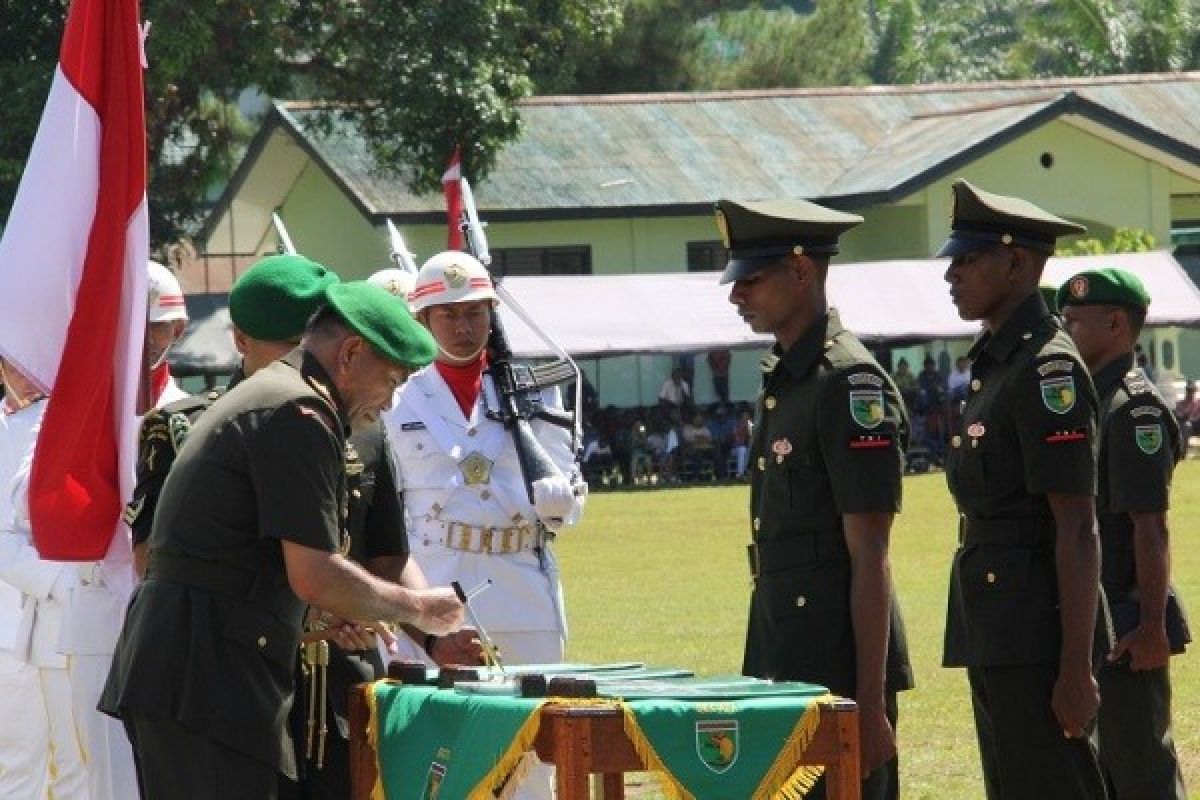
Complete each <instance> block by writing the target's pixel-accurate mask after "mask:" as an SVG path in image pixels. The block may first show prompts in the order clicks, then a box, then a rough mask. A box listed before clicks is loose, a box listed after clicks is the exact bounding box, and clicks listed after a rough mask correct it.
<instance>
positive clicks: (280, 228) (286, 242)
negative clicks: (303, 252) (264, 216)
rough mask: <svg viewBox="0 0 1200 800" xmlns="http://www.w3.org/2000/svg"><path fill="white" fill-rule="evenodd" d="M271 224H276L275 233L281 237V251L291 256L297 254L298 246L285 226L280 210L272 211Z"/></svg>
mask: <svg viewBox="0 0 1200 800" xmlns="http://www.w3.org/2000/svg"><path fill="white" fill-rule="evenodd" d="M271 225H272V226H274V228H275V235H276V236H277V237H278V238H279V252H280V253H281V254H285V255H289V256H294V255H296V246H295V245H294V244H292V237H291V236H288V232H287V228H286V227H284V225H283V219H282V218H281V217H280V216H279V212H278V211H272V212H271Z"/></svg>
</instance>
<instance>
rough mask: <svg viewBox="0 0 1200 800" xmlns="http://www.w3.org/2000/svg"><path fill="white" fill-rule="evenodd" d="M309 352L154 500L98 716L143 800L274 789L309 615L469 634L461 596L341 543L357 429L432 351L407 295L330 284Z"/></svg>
mask: <svg viewBox="0 0 1200 800" xmlns="http://www.w3.org/2000/svg"><path fill="white" fill-rule="evenodd" d="M326 297H327V305H326V306H324V307H323V308H322V310H320V311H319V312H318V313H317V314H316V315H315V316H314V318H313V319H312V321H311V322H310V323H309V326H308V329H307V332H306V334H305V336H304V339H303V341H302V343H301V346H300V347H299V348H297V349H296V350H295V351H293V352H292V353H291V354H289V355H288V356H287V357H286V358H284V359H282V360H280V361H276V362H274V363H272V364H270V365H269V366H266V367H264V368H262V369H260V370H258V371H257V372H256V373H255V374H254V375H253V376H251V377H249V378H247V379H246V380H244V381H242V382H241V383H240V384H238V386H237V387H235V388H234V389H233V390H232V391H230V392H228V393H227V394H226V395H225V396H224V397H222V398H221V399H219V400H218V401H217V402H216V403H214V404H213V406H212V408H211V409H209V411H208V412H207V413H205V414H204V415H202V416H201V417H200V418H199V420H198V421H197V423H196V425H195V427H194V429H193V430H192V432H191V434H190V435H189V436H188V439H187V442H186V443H185V445H184V446H183V448H182V449H181V450H180V452H179V455H178V458H177V459H176V463H175V466H174V467H173V468H172V470H171V471H170V474H169V475H168V477H167V480H166V483H165V484H164V486H163V491H162V495H161V497H160V499H159V507H158V510H157V513H156V515H155V524H154V529H153V532H152V534H151V537H150V557H149V563H148V566H147V571H146V577H145V580H143V582H142V583H141V584H140V585H139V586H138V588H137V590H136V592H135V594H134V597H133V599H132V601H131V603H130V607H129V611H128V613H127V616H126V620H125V626H124V629H123V631H122V634H121V639H120V641H119V642H118V645H117V652H116V655H115V657H114V659H113V667H112V671H111V672H110V674H109V680H108V684H107V686H106V687H105V690H104V694H103V696H102V698H101V703H100V707H101V710H103V711H105V712H107V713H110V714H113V715H116V716H119V717H121V718H122V720H123V721H124V723H125V726H126V730H127V731H128V733H129V736H130V740H131V742H132V744H133V749H134V753H135V757H136V760H137V763H138V778H139V783H140V788H141V792H142V796H143V798H205V800H216V798H229V797H255V798H276V797H277V796H278V782H279V777H278V776H279V773H283V774H284V775H286V776H288V777H290V778H295V777H296V769H295V758H294V751H293V747H292V743H291V741H290V737H289V736H288V734H287V731H286V720H287V716H288V712H289V709H290V706H291V703H292V689H293V668H294V665H295V653H296V649H297V646H298V644H299V640H300V637H301V631H302V626H303V620H304V616H305V610H306V606H308V605H313V606H317V607H319V608H322V609H326V610H328V611H329V612H331V613H332V614H334V615H336V616H337V617H338V618H340V619H344V620H353V621H356V622H370V621H375V620H390V621H399V622H405V623H411V624H414V625H416V626H417V627H419V628H420V629H422V630H427V631H430V632H432V633H435V634H443V633H448V632H451V631H454V630H457V629H458V628H459V627H460V625H461V622H462V607H461V605H460V604H459V602H458V600H457V598H456V597H455V595H454V593H453V592H452V591H450V590H449V589H419V590H414V589H407V588H404V587H401V586H398V585H396V584H394V583H390V582H388V581H384V580H381V579H379V578H377V577H374V576H372V575H371V574H370V573H368V572H366V571H365V570H364V569H362V568H361V567H359V566H357V565H355V564H353V563H352V562H351V561H349V560H348V559H346V558H345V557H344V555H343V553H344V552H345V550H346V549H347V543H346V541H345V537H344V522H345V516H346V513H347V500H348V498H347V491H346V485H345V484H346V482H345V477H346V471H345V447H346V445H345V442H346V431H347V428H362V427H365V426H369V425H371V424H374V423H376V422H377V421H378V415H379V412H380V411H381V410H382V409H384V408H386V407H387V406H388V405H390V403H391V398H392V394H393V392H394V390H395V388H396V386H398V385H399V384H400V383H403V381H404V380H405V379H406V377H407V375H408V374H409V372H410V371H411V370H412V369H414V368H416V367H419V366H422V365H424V364H427V363H429V362H430V361H431V360H432V358H433V356H434V353H435V352H436V345H435V344H434V342H433V339H432V337H430V336H429V335H428V333H427V332H425V330H424V328H422V327H421V326H420V325H419V324H417V323H416V322H415V320H413V319H412V317H411V315H409V313H408V311H407V309H406V308H405V307H404V305H403V303H401V302H399V301H398V300H397V299H396V298H394V297H392V296H391V295H389V294H388V293H387V292H386V291H384V290H382V289H379V288H378V287H374V286H370V285H368V284H365V283H362V282H358V283H350V284H335V285H333V286H331V287H328V288H327V289H326Z"/></svg>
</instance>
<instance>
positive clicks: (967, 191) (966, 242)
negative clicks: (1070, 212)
mask: <svg viewBox="0 0 1200 800" xmlns="http://www.w3.org/2000/svg"><path fill="white" fill-rule="evenodd" d="M953 190H954V219H953V221H952V222H951V225H950V227H951V231H950V238H949V239H947V240H946V243H945V244H944V245H942V249H941V250H940V251H939V252H938V258H945V257H950V258H953V257H954V256H960V255H963V254H964V253H973V252H978V251H980V250H988V249H990V248H992V247H995V246H996V245H998V244H1015V245H1020V246H1022V247H1028V248H1029V249H1030V250H1036V251H1038V252H1040V253H1046V254H1047V255H1049V254H1051V253H1053V252H1054V241H1055V240H1056V239H1057V238H1058V237H1059V236H1067V235H1069V234H1073V233H1083V232H1084V231H1086V230H1087V228H1085V227H1083V226H1082V225H1077V224H1076V223H1074V222H1071V221H1069V220H1065V219H1062V218H1061V217H1056V216H1054V215H1053V214H1051V213H1050V212H1048V211H1043V210H1042V209H1040V208H1038V207H1037V206H1035V205H1034V204H1033V203H1030V202H1029V201H1028V200H1022V199H1021V198H1019V197H1006V196H1005V195H1002V194H992V193H991V192H985V191H983V190H982V189H978V188H976V187H974V186H972V185H971V184H969V183H967V182H966V181H964V180H962V179H959V180H957V181H955V182H954V186H953Z"/></svg>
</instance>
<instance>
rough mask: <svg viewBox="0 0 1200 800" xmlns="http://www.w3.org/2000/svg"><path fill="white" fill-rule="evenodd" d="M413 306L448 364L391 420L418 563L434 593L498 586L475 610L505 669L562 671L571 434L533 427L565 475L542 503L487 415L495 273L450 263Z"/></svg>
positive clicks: (467, 261) (574, 476)
mask: <svg viewBox="0 0 1200 800" xmlns="http://www.w3.org/2000/svg"><path fill="white" fill-rule="evenodd" d="M409 300H410V304H411V306H412V308H413V311H414V313H415V314H416V316H417V318H418V319H419V320H420V321H421V322H422V323H423V324H424V325H425V326H426V327H428V328H429V330H430V331H431V332H432V333H433V336H434V338H435V339H436V340H437V343H438V356H437V360H436V361H435V362H434V363H433V364H431V365H430V366H428V367H426V368H424V369H422V370H421V371H419V372H417V373H415V374H414V375H413V376H412V377H411V378H409V380H408V383H406V384H405V385H404V386H402V387H401V388H400V389H399V390H398V391H397V393H396V399H395V404H394V406H393V408H392V409H391V410H390V411H388V412H385V414H384V423H385V425H386V426H387V430H388V437H389V439H390V440H391V444H392V448H393V452H394V453H395V457H396V458H395V462H396V483H397V486H398V488H399V490H400V491H401V492H402V493H403V495H404V504H405V508H406V510H407V514H408V535H409V544H410V546H411V550H412V557H413V558H414V559H416V560H417V562H418V563H419V564H420V565H421V569H422V570H423V571H424V572H425V576H426V578H427V579H428V580H429V582H430V583H431V584H434V585H444V584H446V583H448V582H450V581H458V582H459V583H461V584H462V586H463V588H464V589H465V590H467V591H468V592H469V591H471V590H472V589H474V588H476V587H479V586H483V585H485V584H487V583H488V582H489V581H490V582H491V585H490V587H489V588H488V589H487V591H485V592H483V593H482V594H480V595H479V597H478V599H477V600H476V601H475V602H474V605H475V606H476V608H475V610H476V612H477V614H478V617H479V621H480V624H481V625H482V626H483V627H484V628H485V629H486V631H487V633H488V634H489V635H490V636H491V637H492V639H493V640H494V641H495V644H496V645H497V646H498V648H499V651H500V657H501V660H502V661H503V662H504V663H510V664H545V663H554V662H559V661H562V658H563V650H564V645H565V639H566V630H567V628H566V618H565V615H564V611H563V598H562V586H561V584H560V583H559V577H558V565H557V563H556V561H555V558H554V553H553V552H552V551H551V549H550V547H549V546H548V544H549V542H548V539H549V538H550V537H549V536H548V535H547V532H554V531H557V530H558V529H559V528H561V527H563V526H564V525H571V524H574V523H575V522H577V521H578V520H579V518H580V515H581V513H582V510H583V504H584V498H585V496H586V484H584V483H583V482H582V480H581V479H580V477H579V466H578V463H577V462H576V458H575V454H574V453H573V452H572V451H571V435H570V431H569V430H567V429H565V428H561V427H557V426H555V425H552V424H550V423H547V422H543V421H540V420H534V421H533V422H532V427H533V431H534V433H535V435H536V437H537V440H538V442H539V443H540V444H541V446H542V447H543V448H544V449H545V451H546V454H547V455H548V456H549V457H550V459H551V460H552V461H553V462H554V464H555V465H556V466H557V468H558V474H557V475H554V476H552V477H549V478H544V479H541V480H539V481H537V482H536V483H535V484H534V486H533V493H534V502H532V503H531V502H530V501H529V497H528V493H527V492H528V490H527V487H526V485H525V482H524V480H523V479H522V476H521V470H520V467H519V465H518V462H517V454H516V450H515V448H514V445H513V441H512V436H511V435H510V433H509V432H508V431H507V430H506V429H505V428H504V426H503V425H502V424H501V423H500V422H498V421H496V420H494V419H492V418H490V417H489V415H488V412H489V410H496V409H498V408H499V398H498V397H497V396H496V390H495V386H494V383H493V381H492V378H491V376H490V375H489V374H488V371H487V369H488V357H487V353H486V345H487V340H488V334H489V331H490V329H491V315H492V313H493V309H494V307H495V305H496V302H497V297H496V292H495V290H494V289H493V288H492V282H491V278H490V277H489V276H488V272H487V270H486V269H485V268H484V267H483V265H482V264H480V263H479V261H477V260H476V259H474V258H472V257H471V256H470V255H468V254H466V253H461V252H457V251H450V252H445V253H439V254H438V255H435V256H434V257H432V258H431V259H429V261H427V262H426V263H425V265H424V266H423V267H422V268H421V270H420V273H419V274H418V276H417V280H416V285H415V287H414V289H413V292H412V294H411V295H410V296H409ZM542 401H543V403H545V405H546V406H547V407H551V408H560V407H561V402H560V398H559V393H558V392H557V390H547V391H543V392H542ZM407 655H409V656H412V655H417V656H418V657H420V654H416V653H409V654H407Z"/></svg>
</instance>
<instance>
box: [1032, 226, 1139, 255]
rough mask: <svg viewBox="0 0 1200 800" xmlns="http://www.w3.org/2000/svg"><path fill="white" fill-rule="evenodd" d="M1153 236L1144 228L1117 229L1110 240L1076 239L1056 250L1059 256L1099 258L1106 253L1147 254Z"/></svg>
mask: <svg viewBox="0 0 1200 800" xmlns="http://www.w3.org/2000/svg"><path fill="white" fill-rule="evenodd" d="M1154 245H1155V239H1154V234H1152V233H1150V232H1149V231H1147V230H1145V229H1144V228H1117V229H1116V230H1115V231H1113V237H1112V239H1109V240H1108V241H1104V240H1102V239H1097V238H1094V237H1089V238H1087V239H1076V240H1074V241H1072V242H1071V243H1070V244H1069V245H1068V246H1066V247H1060V248H1058V251H1057V252H1056V253H1055V255H1059V256H1101V255H1106V254H1108V253H1147V252H1149V251H1151V250H1153V249H1154Z"/></svg>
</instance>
